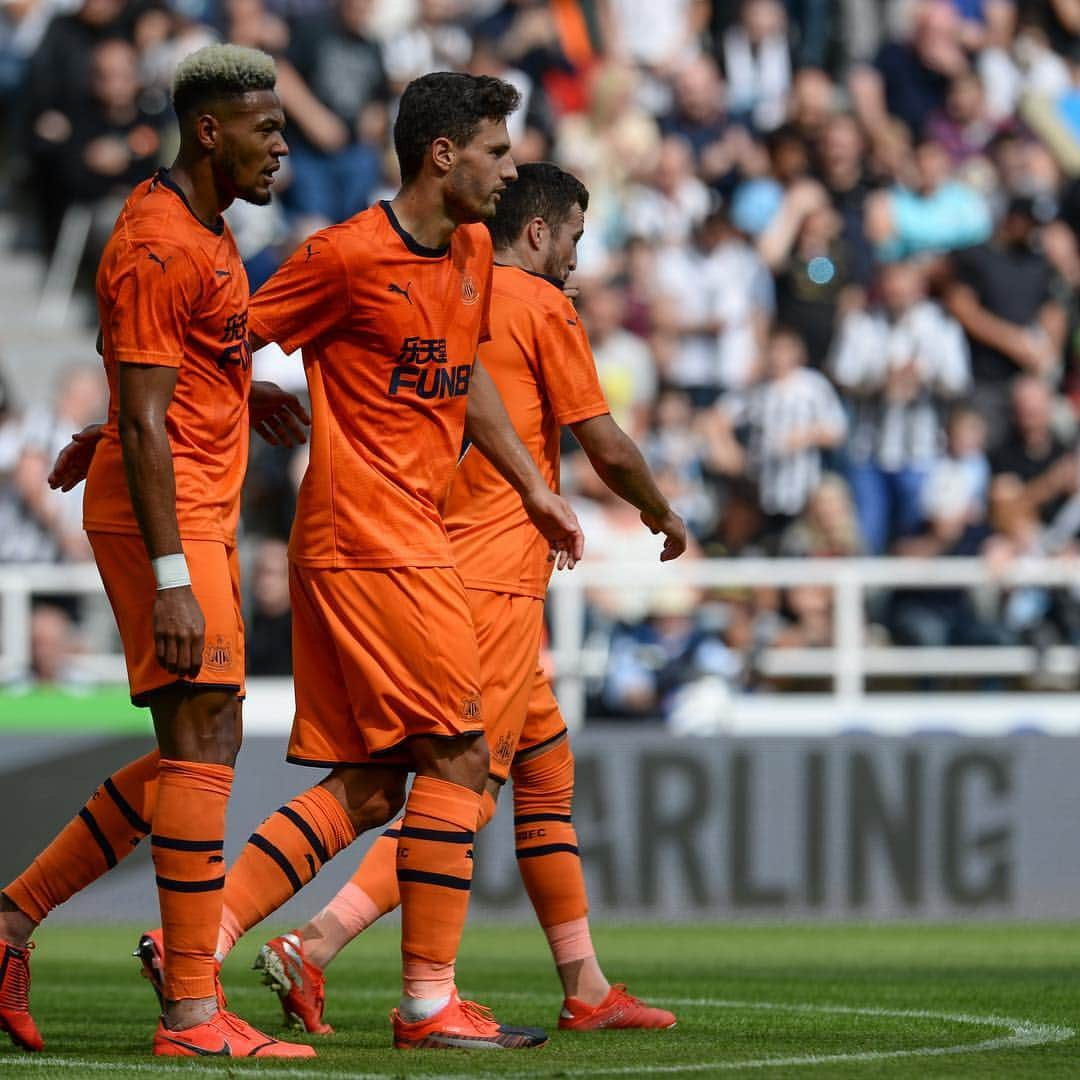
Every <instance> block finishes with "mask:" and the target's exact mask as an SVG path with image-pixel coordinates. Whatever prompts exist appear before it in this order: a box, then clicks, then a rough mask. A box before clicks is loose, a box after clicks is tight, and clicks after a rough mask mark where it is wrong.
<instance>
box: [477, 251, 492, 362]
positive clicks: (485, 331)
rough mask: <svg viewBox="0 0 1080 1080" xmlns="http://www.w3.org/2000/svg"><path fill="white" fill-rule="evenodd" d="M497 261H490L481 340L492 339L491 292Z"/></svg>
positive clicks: (482, 312)
mask: <svg viewBox="0 0 1080 1080" xmlns="http://www.w3.org/2000/svg"><path fill="white" fill-rule="evenodd" d="M494 276H495V263H494V261H491V262H489V263H488V270H487V280H486V281H485V282H484V298H483V300H482V303H483V305H484V306H483V310H482V311H481V313H480V339H479V340H480V342H481V343H482V342H485V341H490V340H491V292H492V289H493V288H494Z"/></svg>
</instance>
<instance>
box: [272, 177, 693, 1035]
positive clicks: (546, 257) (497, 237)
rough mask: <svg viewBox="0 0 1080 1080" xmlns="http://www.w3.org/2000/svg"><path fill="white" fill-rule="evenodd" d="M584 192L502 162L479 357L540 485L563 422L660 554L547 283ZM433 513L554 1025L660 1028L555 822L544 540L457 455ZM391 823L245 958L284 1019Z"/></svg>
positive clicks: (388, 837)
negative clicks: (596, 936) (548, 975)
mask: <svg viewBox="0 0 1080 1080" xmlns="http://www.w3.org/2000/svg"><path fill="white" fill-rule="evenodd" d="M587 207H588V192H587V191H586V189H585V187H584V186H583V185H582V184H581V182H580V181H579V180H577V179H576V178H575V177H573V176H571V175H570V174H569V173H566V172H564V171H563V170H562V169H560V168H558V166H556V165H551V164H546V163H542V164H530V165H522V166H520V167H519V168H518V178H517V180H516V181H515V182H514V183H513V184H512V185H511V186H510V188H509V189H508V190H507V191H506V192H505V193H504V194H503V196H502V198H501V201H500V203H499V207H498V209H497V211H496V214H495V217H494V218H493V219H492V220H491V221H490V222H489V223H488V228H489V230H490V232H491V234H492V239H493V242H494V246H495V260H496V265H495V271H494V277H493V282H492V286H493V296H492V306H491V340H490V341H488V342H487V343H486V344H484V345H483V346H481V349H480V357H481V359H482V360H483V362H484V366H485V367H486V369H487V370H488V372H489V373H490V374H491V377H492V379H493V380H494V381H495V384H496V385H497V386H498V388H499V392H500V394H501V396H502V399H503V401H504V403H505V404H506V408H507V411H508V413H509V414H510V418H511V420H512V421H513V423H514V426H515V428H516V429H517V432H518V434H519V436H520V437H521V440H522V442H523V443H524V444H525V446H526V447H527V448H528V449H529V451H530V453H531V454H532V455H533V457H534V459H535V460H536V463H537V466H538V467H539V469H540V472H541V474H542V475H543V477H544V479H545V481H546V482H547V483H548V484H550V485H551V486H552V487H553V488H556V489H557V487H558V480H559V436H560V433H561V429H562V427H563V426H564V425H568V426H569V427H570V430H571V431H572V432H573V433H574V435H575V436H576V438H577V439H578V441H579V442H580V443H581V445H582V447H583V448H584V450H585V452H586V454H587V455H588V457H589V460H590V461H591V462H592V464H593V466H594V467H595V468H596V470H597V472H598V474H599V475H600V477H601V478H602V479H603V480H604V482H605V483H606V484H607V485H608V486H609V487H610V488H611V489H612V491H614V492H616V493H617V494H618V495H620V496H622V497H623V498H624V499H626V500H627V501H628V502H630V503H632V504H633V505H634V506H636V507H637V508H638V509H639V510H640V511H641V517H642V521H643V522H644V523H645V524H646V525H647V526H648V527H649V528H651V529H652V530H653V531H654V532H658V533H663V534H664V535H665V537H666V540H665V543H664V548H663V552H662V553H661V556H660V557H661V559H662V560H665V561H666V560H668V559H673V558H676V557H677V556H679V555H681V554H682V553H683V551H684V550H685V548H686V528H685V526H684V524H683V522H682V520H681V519H680V518H679V516H678V515H677V514H676V513H675V512H674V511H673V510H672V509H671V507H670V506H669V505H668V502H667V500H666V499H665V498H664V496H663V494H662V493H661V492H660V491H659V490H658V488H657V486H656V484H655V482H654V480H653V478H652V476H651V474H650V472H649V468H648V466H647V465H646V463H645V461H644V460H643V459H642V457H641V455H640V453H639V452H638V450H637V448H636V447H635V446H634V444H633V442H632V441H631V440H630V439H629V438H628V437H627V436H626V435H625V434H624V433H623V432H622V430H621V429H620V428H619V426H618V425H617V424H616V423H615V421H614V420H613V419H612V418H611V415H610V412H609V410H608V406H607V402H606V401H605V400H604V394H603V391H602V389H601V387H600V382H599V379H598V377H597V373H596V365H595V363H594V361H593V358H592V353H591V351H590V349H589V343H588V339H587V337H586V335H585V331H584V330H583V328H582V327H581V325H580V323H579V320H578V316H577V313H576V311H575V310H574V307H573V305H572V304H571V303H570V302H569V300H568V299H567V298H566V296H565V295H564V294H563V283H564V281H565V279H566V277H567V276H568V275H569V273H570V272H571V271H572V270H573V269H574V265H575V262H576V248H577V242H578V240H579V238H580V236H581V233H582V230H583V228H584V215H585V210H586V209H587ZM445 521H446V527H447V531H448V532H449V534H450V540H451V547H452V550H453V554H454V558H455V560H456V562H457V568H458V572H459V573H460V574H461V576H462V578H463V580H464V582H465V587H466V590H467V595H468V599H469V606H470V608H471V610H472V617H473V623H474V625H475V626H476V634H477V642H478V644H479V648H480V674H481V697H482V699H483V710H484V726H485V729H486V731H487V740H488V745H489V746H490V748H491V762H490V765H489V778H488V782H487V785H486V789H485V792H484V797H483V803H482V807H481V817H480V823H479V826H478V827H483V825H484V824H486V822H487V821H489V820H490V819H491V817H492V816H493V815H494V813H495V800H496V799H497V797H498V795H499V791H500V789H501V787H502V785H503V784H504V783H505V782H506V780H507V778H508V777H510V778H512V779H513V790H514V824H515V827H516V828H515V834H516V845H517V857H518V866H519V868H520V871H521V875H522V878H523V879H524V881H525V886H526V890H527V892H528V894H529V897H530V899H531V900H532V903H533V906H534V908H535V909H536V915H537V918H538V919H539V921H540V925H541V926H542V927H543V928H544V933H545V934H546V935H547V939H548V942H549V945H550V947H551V951H552V954H553V956H554V959H555V963H556V967H557V969H558V972H559V977H560V979H561V981H562V984H563V989H564V995H565V999H564V1002H563V1007H562V1013H561V1015H560V1018H559V1026H560V1028H564V1029H570V1030H576V1031H585V1030H599V1029H601V1028H670V1027H673V1026H674V1024H675V1017H674V1015H673V1014H672V1013H670V1012H668V1011H666V1010H664V1009H657V1008H652V1007H650V1006H648V1005H646V1004H644V1003H643V1002H641V1001H639V1000H638V999H637V998H635V997H633V996H632V995H630V994H629V993H628V992H627V991H626V988H625V987H623V986H620V985H616V986H614V987H612V986H610V985H609V984H608V982H607V980H606V979H605V978H604V975H603V972H602V971H601V969H600V966H599V964H598V963H597V960H596V952H595V950H594V949H593V946H592V941H591V937H590V934H589V925H588V919H587V913H588V900H587V896H586V891H585V880H584V877H583V875H582V872H581V860H580V858H579V857H578V849H577V835H576V833H575V831H574V827H573V824H572V822H571V801H572V795H573V787H574V759H573V755H572V754H571V752H570V745H569V742H568V741H567V731H566V725H565V723H564V722H563V720H562V717H561V715H560V713H559V707H558V704H557V703H556V701H555V697H554V695H553V694H552V691H551V686H550V684H549V683H548V680H547V678H546V676H545V675H544V674H543V672H542V670H541V668H540V663H539V649H540V636H541V633H542V627H543V604H544V594H545V592H546V590H547V584H548V579H549V578H550V575H551V563H550V561H549V560H548V558H547V545H546V544H545V542H544V540H543V538H542V537H541V536H540V535H539V534H538V533H537V532H536V530H535V528H533V526H532V524H531V523H530V522H529V520H528V517H527V516H526V514H525V512H524V510H523V509H522V506H521V500H520V499H519V498H518V497H517V495H516V493H515V492H514V490H513V488H511V487H510V485H509V484H507V483H506V481H505V480H503V479H502V477H500V476H499V474H498V472H497V471H496V470H495V469H494V468H493V467H492V466H491V464H490V462H488V461H486V460H485V459H484V458H483V457H482V456H480V455H478V454H476V453H474V452H473V451H472V450H471V449H470V450H469V451H468V452H467V453H466V454H465V456H464V457H463V458H462V460H461V462H460V464H459V466H458V470H457V475H456V476H455V478H454V483H453V487H452V488H451V491H450V498H449V500H448V502H447V507H446V512H445ZM407 843H408V836H407V834H404V835H403V833H402V830H401V829H399V828H398V826H396V825H395V826H394V827H392V828H391V829H388V830H387V831H386V832H385V833H383V835H382V836H381V837H380V838H379V839H378V840H376V841H375V844H374V845H373V846H372V847H371V849H370V850H369V851H368V853H367V855H366V857H365V858H364V860H363V862H362V863H361V865H360V868H359V869H358V870H357V872H356V874H354V875H353V878H352V880H351V881H350V882H349V883H348V884H347V885H345V887H344V888H343V889H342V890H341V892H339V893H338V895H337V896H336V897H335V898H334V900H332V901H331V902H330V904H329V905H327V907H326V908H324V909H323V911H322V912H320V914H319V915H318V916H316V918H315V919H313V920H312V921H311V922H309V923H307V924H306V925H305V926H303V927H302V928H300V929H299V930H294V931H292V932H291V933H289V934H284V935H282V936H281V937H277V938H274V939H273V940H272V941H270V942H268V943H267V944H266V945H264V946H263V948H262V950H261V952H260V954H259V958H258V960H257V961H256V967H257V968H258V969H260V970H262V971H263V972H264V979H265V981H266V982H267V983H268V984H269V985H271V986H272V987H274V988H275V989H276V990H277V992H278V994H279V996H280V997H281V1000H282V1006H283V1008H284V1010H285V1013H286V1015H287V1016H288V1017H291V1018H295V1019H296V1020H298V1021H299V1022H300V1023H301V1024H302V1025H303V1026H304V1027H305V1028H306V1029H307V1030H308V1031H309V1032H316V1033H320V1034H324V1033H328V1032H329V1031H330V1030H331V1029H330V1028H329V1026H328V1025H326V1024H325V1023H324V1021H323V1008H324V977H323V971H324V970H325V968H326V966H327V965H328V964H329V963H330V962H331V961H332V960H333V959H334V957H335V956H336V955H337V954H338V952H340V950H341V949H342V948H344V946H345V945H346V944H348V942H349V941H350V940H352V939H353V938H354V937H355V936H356V935H357V934H359V933H360V932H361V931H362V930H364V929H366V927H368V926H369V925H371V923H373V922H374V921H375V920H376V919H378V918H379V917H381V916H382V915H383V914H385V913H386V912H388V911H391V910H393V909H394V908H395V907H396V906H397V905H398V903H399V900H400V891H399V888H398V882H397V877H396V875H395V872H394V867H395V863H396V861H397V858H398V849H399V846H400V845H403V844H407Z"/></svg>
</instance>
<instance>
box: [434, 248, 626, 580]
mask: <svg viewBox="0 0 1080 1080" xmlns="http://www.w3.org/2000/svg"><path fill="white" fill-rule="evenodd" d="M480 359H481V361H482V362H483V364H484V367H485V368H486V369H487V371H488V373H489V374H490V375H491V377H492V379H493V380H494V381H495V385H496V386H497V387H498V388H499V393H500V395H501V396H502V399H503V404H505V405H506V411H507V412H508V413H509V414H510V419H511V420H512V421H513V424H514V428H515V429H516V431H517V433H518V436H519V437H520V439H521V441H522V442H523V443H524V444H525V448H526V449H527V450H528V451H529V453H530V454H532V456H533V460H535V462H536V464H537V466H538V467H539V469H540V472H541V474H542V475H543V477H544V479H545V480H546V481H547V482H548V485H549V487H551V488H552V490H554V491H558V490H559V437H560V428H561V427H562V425H563V424H574V423H577V422H578V421H579V420H588V419H590V418H591V417H594V416H601V415H603V414H604V413H606V412H608V411H609V410H608V405H607V401H606V400H605V399H604V392H603V390H602V389H601V388H600V380H599V378H598V376H597V374H596V363H595V362H594V360H593V355H592V350H591V349H590V348H589V339H588V337H587V336H586V334H585V330H584V329H583V327H582V326H581V323H580V321H579V319H578V315H577V312H576V311H575V310H574V306H573V304H571V303H570V301H569V300H568V299H567V298H566V297H565V296H564V295H563V291H562V285H561V284H560V283H559V282H558V281H556V280H555V279H554V278H548V277H544V276H543V275H542V274H533V273H530V272H529V271H528V270H521V269H518V268H516V267H510V266H496V267H495V273H494V276H493V279H492V298H491V340H490V341H489V342H488V343H487V344H485V345H484V346H483V347H482V348H481V349H480ZM446 528H447V531H448V532H449V534H450V540H451V545H452V547H453V551H454V557H455V559H456V560H457V567H458V572H459V573H460V574H461V576H462V578H463V579H464V581H465V584H466V586H467V587H468V588H472V589H490V590H493V591H495V592H508V593H520V594H523V595H525V596H536V597H543V595H544V593H545V592H546V591H547V584H548V578H550V576H551V569H552V563H551V562H550V561H549V559H548V551H549V545H548V542H547V541H546V540H545V539H544V538H543V537H542V536H541V535H540V533H539V532H537V530H536V527H535V526H534V525H533V524H532V522H530V521H529V518H528V516H527V515H526V513H525V510H524V508H523V507H522V505H521V497H520V496H519V495H518V494H517V492H516V491H515V490H514V489H513V488H512V487H511V486H510V485H509V484H508V483H507V482H506V481H505V480H504V479H503V478H502V476H500V474H499V473H498V472H497V471H496V469H495V467H494V466H493V465H492V464H491V463H490V462H489V461H488V460H487V458H485V457H484V456H483V455H482V454H480V453H478V452H477V451H476V450H473V449H469V450H467V451H466V453H465V456H464V457H463V458H462V459H461V462H460V464H459V465H458V469H457V474H456V475H455V477H454V483H453V486H452V488H451V490H450V498H449V500H448V502H447V506H446Z"/></svg>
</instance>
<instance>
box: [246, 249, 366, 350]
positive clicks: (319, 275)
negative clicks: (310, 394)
mask: <svg viewBox="0 0 1080 1080" xmlns="http://www.w3.org/2000/svg"><path fill="white" fill-rule="evenodd" d="M348 309H349V277H348V271H347V270H346V267H345V260H344V259H343V258H342V256H341V252H340V250H339V249H338V245H337V244H336V243H335V242H334V240H333V239H332V237H330V236H329V235H328V234H327V233H315V234H314V235H312V236H309V237H308V238H307V240H305V241H304V242H303V243H302V244H301V245H300V246H299V247H298V248H297V249H296V251H294V252H293V253H292V255H290V256H289V258H288V259H286V260H285V262H283V263H282V264H281V266H279V267H278V269H277V270H276V271H275V273H274V274H273V276H272V277H271V278H270V280H269V281H267V282H266V284H265V285H263V286H262V288H261V289H259V291H258V292H257V293H256V294H255V295H254V296H253V297H252V298H251V307H250V311H249V315H248V325H249V326H250V327H251V330H252V332H253V333H254V334H256V335H257V336H258V337H260V338H262V339H263V341H273V342H276V343H277V344H278V345H280V346H281V347H282V349H283V350H284V351H285V352H287V353H291V352H294V351H295V350H296V349H299V348H302V347H303V346H304V345H306V344H307V343H308V342H310V341H315V340H316V339H317V338H319V337H322V335H323V334H325V333H326V332H327V331H328V330H332V329H333V328H334V327H335V326H337V325H338V323H340V322H341V320H342V319H343V318H344V317H345V315H346V313H347V312H348Z"/></svg>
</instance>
